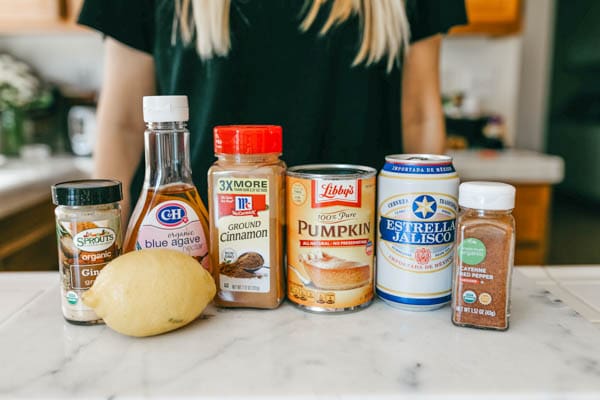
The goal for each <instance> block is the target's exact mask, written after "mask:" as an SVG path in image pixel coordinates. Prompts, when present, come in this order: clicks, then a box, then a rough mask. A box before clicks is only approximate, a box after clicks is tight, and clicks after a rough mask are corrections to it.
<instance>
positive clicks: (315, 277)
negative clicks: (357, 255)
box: [300, 253, 371, 290]
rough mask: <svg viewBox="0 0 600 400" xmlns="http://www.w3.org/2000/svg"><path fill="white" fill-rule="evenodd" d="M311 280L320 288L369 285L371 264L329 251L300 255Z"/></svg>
mask: <svg viewBox="0 0 600 400" xmlns="http://www.w3.org/2000/svg"><path fill="white" fill-rule="evenodd" d="M300 261H301V262H302V265H303V266H304V270H305V271H306V273H307V275H308V277H309V279H310V281H311V282H312V283H313V285H314V286H316V287H317V288H319V289H329V290H348V289H354V288H357V287H361V286H365V285H368V284H369V282H370V281H371V266H370V265H369V264H366V263H364V262H360V261H350V260H345V259H343V258H339V257H336V256H332V255H330V254H327V253H321V254H306V255H304V256H301V257H300Z"/></svg>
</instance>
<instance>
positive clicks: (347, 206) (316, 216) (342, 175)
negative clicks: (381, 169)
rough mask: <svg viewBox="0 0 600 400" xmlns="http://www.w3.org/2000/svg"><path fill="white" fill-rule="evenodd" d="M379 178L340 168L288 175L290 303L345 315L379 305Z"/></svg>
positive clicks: (302, 170)
mask: <svg viewBox="0 0 600 400" xmlns="http://www.w3.org/2000/svg"><path fill="white" fill-rule="evenodd" d="M376 173H377V171H376V170H375V169H373V168H370V167H363V166H358V165H340V164H320V165H303V166H297V167H292V168H290V169H289V170H288V172H287V179H286V188H287V264H288V273H287V277H288V298H289V299H290V300H291V301H292V302H293V303H294V304H295V305H297V306H298V307H300V308H302V309H304V310H307V311H314V312H343V311H351V310H357V309H360V308H363V307H366V306H368V305H369V304H370V303H371V301H372V300H373V281H374V279H373V250H374V235H375V175H376Z"/></svg>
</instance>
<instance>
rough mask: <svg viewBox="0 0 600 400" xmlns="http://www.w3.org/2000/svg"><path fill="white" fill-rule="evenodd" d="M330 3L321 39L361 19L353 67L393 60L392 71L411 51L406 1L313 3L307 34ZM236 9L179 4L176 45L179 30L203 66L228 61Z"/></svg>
mask: <svg viewBox="0 0 600 400" xmlns="http://www.w3.org/2000/svg"><path fill="white" fill-rule="evenodd" d="M311 2H312V4H311ZM327 2H332V3H333V4H332V6H331V11H330V12H329V17H328V18H327V20H326V21H325V23H324V24H323V26H322V27H321V29H320V31H319V35H321V36H323V35H325V34H327V32H329V30H331V29H332V28H333V27H336V26H338V25H340V24H342V23H343V22H345V21H346V20H348V18H350V17H351V16H353V15H358V18H359V21H360V27H361V38H360V47H359V49H358V52H357V54H356V57H355V58H354V60H353V62H352V65H353V66H355V65H359V64H363V63H364V64H365V65H371V64H374V63H377V62H379V61H380V60H382V59H383V58H384V57H387V69H388V71H389V70H391V69H392V67H393V65H394V62H396V61H397V60H399V58H400V54H401V51H402V50H404V51H406V50H407V49H408V46H409V37H410V30H409V25H408V19H407V17H406V10H405V8H404V1H403V0H307V3H306V4H305V8H304V10H303V11H304V12H305V13H306V15H305V16H304V19H303V20H302V22H301V23H300V29H301V30H302V31H303V32H306V31H308V30H309V29H310V27H311V26H312V25H313V23H314V22H315V20H316V19H317V15H318V14H319V11H320V9H321V6H323V5H324V4H325V3H327ZM230 8H231V0H176V1H175V14H174V21H173V30H172V36H171V42H172V43H175V40H176V35H177V31H178V30H179V32H180V34H181V38H182V39H183V42H184V43H186V44H189V43H191V42H192V40H193V39H194V36H195V39H196V43H195V44H196V51H197V52H198V55H199V56H200V58H201V59H202V60H207V59H210V58H212V57H214V56H226V55H227V53H229V50H230V48H231V40H230V36H229V12H230ZM190 10H191V14H190ZM178 26H179V29H178ZM194 33H195V35H194Z"/></svg>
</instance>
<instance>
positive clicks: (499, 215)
mask: <svg viewBox="0 0 600 400" xmlns="http://www.w3.org/2000/svg"><path fill="white" fill-rule="evenodd" d="M514 193H515V189H514V187H512V186H510V185H506V184H501V183H495V182H467V183H463V184H461V186H460V188H459V200H458V201H459V205H460V206H461V214H460V215H459V218H458V223H457V228H456V251H455V270H454V285H453V289H454V290H453V300H452V322H454V324H456V325H459V326H471V327H477V328H488V329H497V330H505V329H508V318H509V315H510V278H511V272H512V267H513V256H514V242H515V229H514V219H513V217H512V215H511V211H512V208H513V207H514Z"/></svg>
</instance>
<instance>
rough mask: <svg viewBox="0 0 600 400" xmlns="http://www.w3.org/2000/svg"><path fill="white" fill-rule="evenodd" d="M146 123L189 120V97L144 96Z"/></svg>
mask: <svg viewBox="0 0 600 400" xmlns="http://www.w3.org/2000/svg"><path fill="white" fill-rule="evenodd" d="M143 104H144V106H143V107H144V122H180V121H187V120H188V119H189V108H188V99H187V96H144V99H143Z"/></svg>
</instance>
